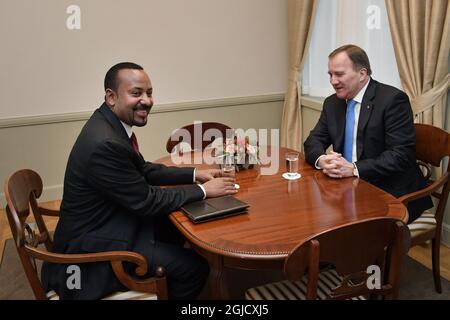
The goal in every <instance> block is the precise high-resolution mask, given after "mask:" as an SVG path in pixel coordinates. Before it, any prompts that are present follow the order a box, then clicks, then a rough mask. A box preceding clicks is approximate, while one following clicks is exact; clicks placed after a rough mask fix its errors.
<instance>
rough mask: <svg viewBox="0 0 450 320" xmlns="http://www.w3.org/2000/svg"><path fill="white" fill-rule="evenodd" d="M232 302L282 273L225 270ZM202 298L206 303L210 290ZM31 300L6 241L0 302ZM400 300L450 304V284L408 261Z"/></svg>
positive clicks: (0, 270)
mask: <svg viewBox="0 0 450 320" xmlns="http://www.w3.org/2000/svg"><path fill="white" fill-rule="evenodd" d="M226 276H227V279H228V283H229V284H230V285H229V290H230V295H231V298H232V299H243V297H244V292H245V290H246V289H247V288H249V287H253V286H256V285H259V284H262V283H266V282H272V281H278V280H279V279H280V278H281V277H282V273H281V272H274V271H257V272H255V271H245V270H226ZM199 298H203V299H207V298H208V294H207V290H204V291H203V292H202V294H201V295H200V297H199ZM16 299H17V300H31V299H34V296H33V292H32V291H31V288H30V286H29V284H28V280H27V278H26V276H25V273H24V271H23V268H22V265H21V263H20V260H19V256H18V254H17V251H16V248H15V247H14V242H13V241H12V240H7V241H6V244H5V248H4V252H3V259H2V261H1V264H0V300H16ZM400 299H403V300H450V281H448V280H446V279H444V278H442V294H438V293H436V292H435V291H434V284H433V275H432V272H431V271H430V270H429V269H428V268H426V267H425V266H423V265H422V264H420V263H419V262H417V261H415V260H414V259H411V258H410V257H406V259H405V261H404V263H403V266H402V284H401V289H400Z"/></svg>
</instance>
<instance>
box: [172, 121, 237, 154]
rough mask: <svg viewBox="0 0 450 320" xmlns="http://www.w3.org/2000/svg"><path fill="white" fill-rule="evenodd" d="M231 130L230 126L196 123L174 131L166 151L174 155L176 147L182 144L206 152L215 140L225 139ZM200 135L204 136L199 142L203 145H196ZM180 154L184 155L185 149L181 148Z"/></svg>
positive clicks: (214, 123)
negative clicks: (197, 135) (196, 136)
mask: <svg viewBox="0 0 450 320" xmlns="http://www.w3.org/2000/svg"><path fill="white" fill-rule="evenodd" d="M230 129H231V128H230V127H229V126H227V125H225V124H222V123H218V122H194V123H193V124H189V125H186V126H184V127H182V128H179V129H176V130H174V131H173V132H172V134H171V135H170V137H169V139H168V140H167V144H166V150H167V152H169V153H172V152H173V151H174V148H175V146H177V145H179V144H181V143H184V144H187V145H188V146H189V147H190V149H191V150H195V149H200V148H201V149H200V150H204V149H205V148H206V147H207V146H209V145H210V144H211V143H212V142H213V141H214V140H215V139H217V138H219V137H220V138H222V139H224V138H225V137H226V136H227V130H230ZM198 133H201V135H202V136H201V138H200V140H198V141H201V145H197V144H196V138H195V134H198ZM205 133H206V134H205ZM197 139H198V138H197ZM189 151H190V150H189ZM178 152H180V153H182V152H183V149H182V148H179V149H178Z"/></svg>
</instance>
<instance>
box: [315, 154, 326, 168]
mask: <svg viewBox="0 0 450 320" xmlns="http://www.w3.org/2000/svg"><path fill="white" fill-rule="evenodd" d="M325 156H326V154H323V155H321V156H320V157H318V158H317V160H316V163H314V167H316V169H319V170H322V168H321V167H319V160H320V158H322V157H325Z"/></svg>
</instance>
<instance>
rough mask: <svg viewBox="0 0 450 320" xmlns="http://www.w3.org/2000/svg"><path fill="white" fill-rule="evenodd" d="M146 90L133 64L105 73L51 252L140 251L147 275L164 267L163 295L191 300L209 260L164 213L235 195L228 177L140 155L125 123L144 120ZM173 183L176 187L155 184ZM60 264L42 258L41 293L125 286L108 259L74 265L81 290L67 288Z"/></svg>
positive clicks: (74, 160)
mask: <svg viewBox="0 0 450 320" xmlns="http://www.w3.org/2000/svg"><path fill="white" fill-rule="evenodd" d="M152 91H153V89H152V85H151V82H150V79H149V77H148V75H147V74H146V72H145V71H144V70H143V68H142V67H140V66H139V65H136V64H134V63H119V64H117V65H115V66H113V67H112V68H111V69H110V70H109V71H108V72H107V74H106V77H105V102H104V103H103V104H102V106H100V108H98V109H97V110H96V111H95V112H94V113H93V115H92V116H91V118H90V119H89V120H88V121H87V123H86V124H85V126H84V127H83V129H82V131H81V133H80V135H79V136H78V139H77V141H76V142H75V145H74V146H73V149H72V152H71V153H70V157H69V160H68V163H67V168H66V173H65V178H64V195H63V199H62V204H61V212H60V219H59V221H58V225H57V227H56V231H55V235H54V248H53V251H54V252H57V253H88V252H102V251H113V250H130V251H134V252H137V253H140V254H142V255H143V256H144V257H145V258H146V260H147V262H148V264H149V276H150V275H152V274H153V273H154V272H155V268H156V267H158V266H162V267H164V269H165V271H166V276H167V283H168V293H169V298H172V299H193V298H195V297H196V296H197V295H198V294H199V292H200V290H201V289H202V287H203V285H204V283H205V281H206V279H207V276H208V272H209V268H208V264H207V262H206V261H205V260H204V259H203V258H202V257H201V256H199V255H198V254H196V253H195V252H194V251H193V250H191V249H187V248H184V247H183V243H184V241H183V238H182V237H181V235H180V234H179V232H178V230H177V229H176V228H175V227H174V226H173V225H172V224H171V223H170V221H169V219H168V215H169V214H170V213H171V212H172V211H174V210H177V209H178V208H179V207H180V206H182V205H183V204H185V203H188V202H192V201H196V200H201V199H204V198H205V197H218V196H223V195H231V194H234V193H236V189H235V186H234V178H231V177H220V170H195V169H194V168H173V167H166V166H164V165H161V164H154V163H149V162H146V161H145V160H144V158H143V157H142V155H141V154H140V153H139V150H138V145H137V140H136V137H135V135H134V133H133V132H132V126H139V127H140V126H144V125H145V124H146V123H147V116H148V114H149V112H150V109H151V108H152V106H153V97H152ZM196 181H198V182H199V183H203V184H202V185H200V184H196V183H195V182H196ZM174 184H183V186H179V187H172V188H160V187H158V186H159V185H174ZM67 267H68V266H67V265H60V264H44V266H43V270H42V280H43V283H44V286H45V287H46V289H47V291H49V290H50V289H53V290H55V291H56V292H57V293H58V294H59V296H60V298H61V299H98V298H102V297H104V296H105V295H107V294H109V293H112V292H114V291H120V290H125V288H123V287H122V285H121V284H120V283H119V281H118V280H117V279H116V277H115V276H114V273H113V271H112V268H111V265H110V263H109V262H101V263H88V264H80V265H79V267H80V269H81V288H80V289H69V288H68V287H67V285H66V281H67V278H68V277H69V276H70V274H67V273H66V270H67ZM127 267H129V268H131V266H127ZM134 267H135V266H133V269H132V270H134Z"/></svg>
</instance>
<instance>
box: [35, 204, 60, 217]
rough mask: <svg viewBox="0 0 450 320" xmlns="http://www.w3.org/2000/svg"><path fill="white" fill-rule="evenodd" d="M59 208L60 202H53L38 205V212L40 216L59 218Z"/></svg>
mask: <svg viewBox="0 0 450 320" xmlns="http://www.w3.org/2000/svg"><path fill="white" fill-rule="evenodd" d="M60 207H61V200H54V201H49V202H45V203H39V204H38V209H39V212H40V213H41V214H42V215H46V216H53V217H57V216H59V210H60Z"/></svg>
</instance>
